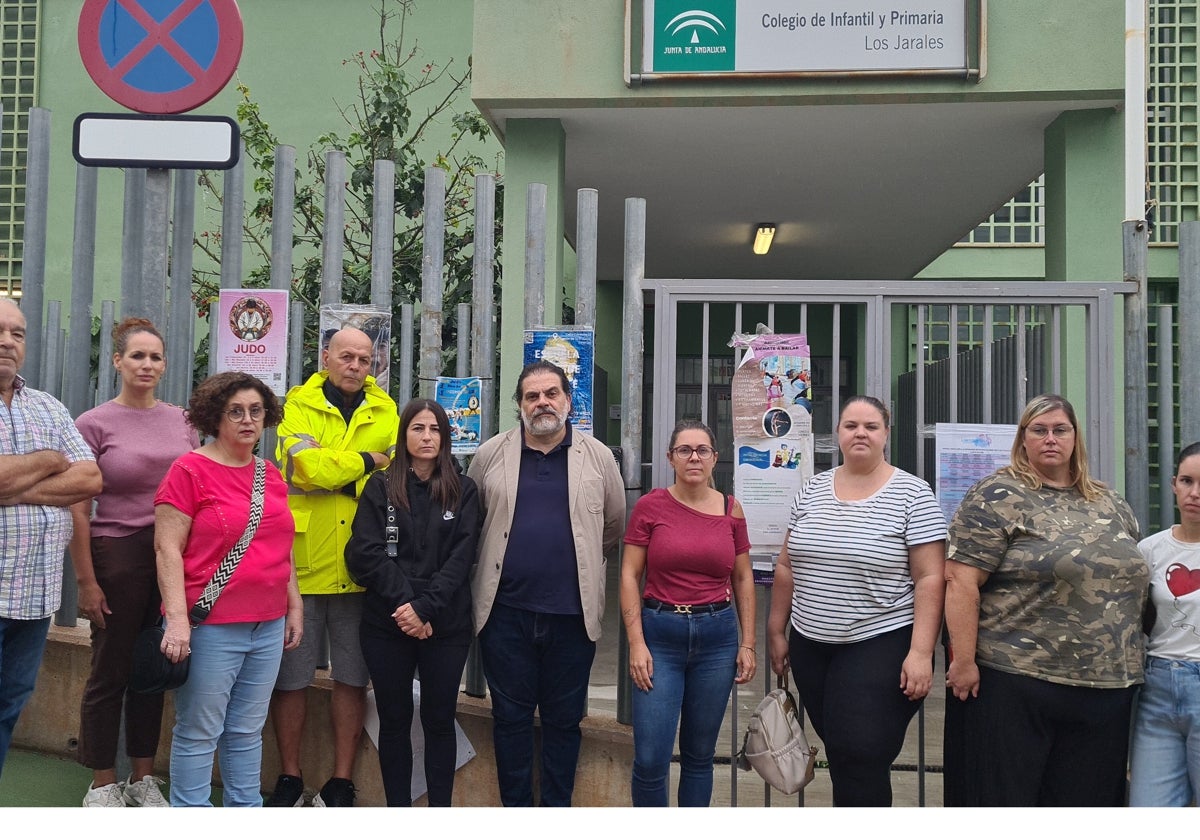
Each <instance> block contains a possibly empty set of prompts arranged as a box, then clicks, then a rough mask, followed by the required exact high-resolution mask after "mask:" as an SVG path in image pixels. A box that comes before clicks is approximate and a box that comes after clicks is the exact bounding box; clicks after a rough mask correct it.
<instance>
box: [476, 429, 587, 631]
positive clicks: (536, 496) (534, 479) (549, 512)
mask: <svg viewBox="0 0 1200 840" xmlns="http://www.w3.org/2000/svg"><path fill="white" fill-rule="evenodd" d="M571 436H572V431H571V424H570V423H568V424H567V434H566V436H565V437H564V438H563V439H562V441H561V442H560V443H559V444H558V446H556V447H554V449H552V450H550V451H549V452H547V453H545V454H543V453H541V452H539V451H538V450H536V449H531V448H530V447H529V446H527V445H526V444H525V435H524V432H522V435H521V473H520V477H519V478H518V479H517V502H516V505H515V507H514V508H513V520H512V528H510V529H509V537H508V549H507V550H506V551H505V552H504V570H503V572H501V574H500V587H499V589H497V590H496V601H497V602H499V603H501V604H504V605H505V606H508V607H515V608H517V609H522V610H529V611H531V612H540V613H553V614H555V615H582V614H583V603H582V601H580V599H579V568H578V566H577V565H576V559H575V536H574V534H573V532H572V531H571V494H570V490H569V484H568V481H567V452H568V450H569V449H570V446H571Z"/></svg>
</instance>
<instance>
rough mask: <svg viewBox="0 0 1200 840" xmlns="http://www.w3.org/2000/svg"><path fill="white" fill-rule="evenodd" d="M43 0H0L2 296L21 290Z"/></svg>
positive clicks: (0, 278) (0, 229)
mask: <svg viewBox="0 0 1200 840" xmlns="http://www.w3.org/2000/svg"><path fill="white" fill-rule="evenodd" d="M39 7H40V3H39V2H38V0H0V26H2V27H3V38H2V39H0V50H2V51H3V57H2V58H0V106H2V107H3V108H4V117H3V122H2V123H0V295H14V294H20V289H21V258H22V240H23V239H24V234H25V158H26V149H27V148H28V140H29V109H30V108H32V107H33V105H34V94H35V92H36V90H37V63H38V62H37V48H38V37H37V36H38V20H39V17H38V16H39Z"/></svg>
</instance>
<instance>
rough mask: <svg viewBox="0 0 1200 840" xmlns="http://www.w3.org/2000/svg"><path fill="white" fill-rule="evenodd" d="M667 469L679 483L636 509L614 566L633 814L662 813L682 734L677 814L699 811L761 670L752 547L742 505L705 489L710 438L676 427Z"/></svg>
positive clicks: (704, 429)
mask: <svg viewBox="0 0 1200 840" xmlns="http://www.w3.org/2000/svg"><path fill="white" fill-rule="evenodd" d="M667 458H668V459H669V460H670V462H671V466H672V467H673V468H674V470H675V481H674V483H673V484H672V485H671V486H670V487H667V488H662V489H657V490H652V491H650V492H649V493H647V494H646V495H645V496H643V497H642V498H640V499H638V501H637V504H635V505H634V508H633V513H632V515H631V516H630V518H629V524H628V526H627V527H626V529H625V551H624V555H623V556H622V559H621V593H620V595H621V619H622V620H623V621H624V622H625V630H626V633H627V635H628V639H629V674H630V676H631V677H632V678H633V684H634V688H635V690H634V692H633V750H634V757H633V778H632V781H631V785H630V790H631V793H632V797H633V804H634V806H659V807H665V806H666V805H667V804H668V798H669V794H668V791H667V780H668V776H669V773H670V768H671V757H672V755H673V754H674V746H675V733H676V729H678V732H679V791H678V804H679V805H680V806H681V807H688V806H692V807H706V806H707V805H708V804H709V801H710V799H711V798H712V785H713V758H714V756H715V755H716V746H717V736H718V734H719V733H720V729H721V722H722V721H723V720H724V718H725V706H726V703H727V702H728V700H729V692H730V691H731V689H732V688H733V685H734V683H745V682H748V681H749V680H750V679H751V678H753V676H754V673H755V668H756V663H755V659H754V646H755V642H754V633H755V625H754V579H753V573H752V571H751V568H750V540H749V537H748V535H747V530H746V518H745V516H744V514H743V513H742V507H741V505H740V504H738V502H737V500H736V499H734V498H733V497H732V496H725V495H724V494H722V493H720V492H718V491H717V490H716V489H714V488H713V486H712V473H713V467H714V466H715V464H716V461H717V450H716V440H715V438H714V437H713V433H712V430H711V429H709V428H708V426H705V425H704V424H703V423H699V422H696V421H694V420H684V421H683V422H681V423H679V424H678V425H677V426H676V427H675V430H674V431H673V432H672V433H671V440H670V443H669V446H668V448H667ZM643 583H644V584H645V588H644V589H643Z"/></svg>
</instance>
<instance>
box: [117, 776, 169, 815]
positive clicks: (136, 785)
mask: <svg viewBox="0 0 1200 840" xmlns="http://www.w3.org/2000/svg"><path fill="white" fill-rule="evenodd" d="M162 783H163V780H162V779H160V778H158V777H157V776H142V780H141V781H140V782H135V781H134V780H133V777H132V776H130V777H129V779H128V781H126V782H125V790H124V796H125V802H126V804H128V805H136V806H137V807H139V808H170V807H171V805H170V803H168V802H167V800H166V799H164V798H163V795H162V789H161V788H160V787H159V785H161V784H162Z"/></svg>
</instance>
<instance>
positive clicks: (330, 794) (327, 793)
mask: <svg viewBox="0 0 1200 840" xmlns="http://www.w3.org/2000/svg"><path fill="white" fill-rule="evenodd" d="M356 793H358V791H357V790H356V789H355V787H354V782H352V781H350V780H349V779H330V780H329V781H328V782H326V783H325V787H323V788H321V792H320V793H318V794H317V795H316V796H314V797H313V801H312V806H313V807H314V808H353V807H354V795H355V794H356Z"/></svg>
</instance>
